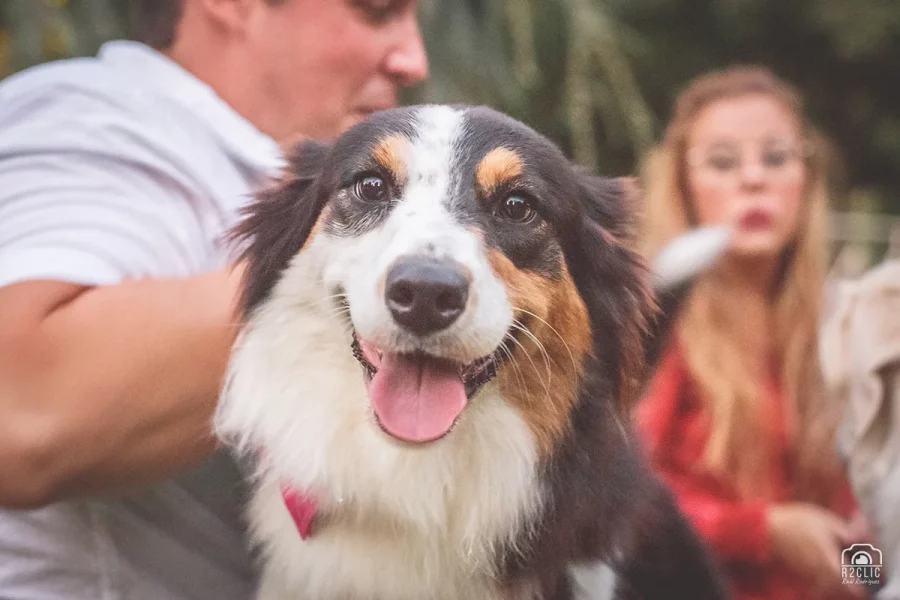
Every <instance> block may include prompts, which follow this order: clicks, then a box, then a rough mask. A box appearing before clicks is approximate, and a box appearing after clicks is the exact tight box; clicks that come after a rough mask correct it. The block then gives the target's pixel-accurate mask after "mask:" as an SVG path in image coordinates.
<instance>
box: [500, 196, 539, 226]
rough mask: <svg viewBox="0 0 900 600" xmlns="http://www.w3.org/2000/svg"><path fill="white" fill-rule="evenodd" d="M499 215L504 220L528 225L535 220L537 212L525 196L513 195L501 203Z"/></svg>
mask: <svg viewBox="0 0 900 600" xmlns="http://www.w3.org/2000/svg"><path fill="white" fill-rule="evenodd" d="M497 213H498V214H499V215H500V216H501V217H503V218H504V219H509V220H510V221H515V222H517V223H526V222H528V221H530V220H531V219H532V218H534V215H535V212H534V209H533V208H532V207H531V202H529V201H528V199H527V198H525V197H524V196H520V195H517V194H512V195H510V196H507V197H506V198H504V200H503V202H501V203H500V207H499V208H498V210H497Z"/></svg>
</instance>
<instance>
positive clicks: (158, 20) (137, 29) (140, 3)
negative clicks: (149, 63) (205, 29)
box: [129, 0, 285, 50]
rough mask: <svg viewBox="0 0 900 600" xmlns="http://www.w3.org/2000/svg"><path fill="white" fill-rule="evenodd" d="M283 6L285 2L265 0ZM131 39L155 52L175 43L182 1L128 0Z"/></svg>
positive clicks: (282, 0) (281, 0) (283, 0)
mask: <svg viewBox="0 0 900 600" xmlns="http://www.w3.org/2000/svg"><path fill="white" fill-rule="evenodd" d="M266 2H268V3H269V4H275V5H277V4H283V3H284V2H285V0H266ZM129 5H130V8H131V10H130V22H131V23H130V24H131V37H132V38H133V39H135V40H137V41H139V42H143V43H145V44H147V45H148V46H150V47H151V48H155V49H157V50H166V49H168V48H169V47H170V46H171V45H172V44H174V43H175V34H176V33H177V32H178V22H179V21H180V20H181V11H182V8H183V5H184V0H130V1H129Z"/></svg>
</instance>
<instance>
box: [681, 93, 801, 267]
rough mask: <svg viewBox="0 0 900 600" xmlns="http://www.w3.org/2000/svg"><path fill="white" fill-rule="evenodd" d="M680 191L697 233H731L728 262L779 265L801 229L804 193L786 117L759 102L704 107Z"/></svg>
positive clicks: (771, 103)
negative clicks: (714, 229)
mask: <svg viewBox="0 0 900 600" xmlns="http://www.w3.org/2000/svg"><path fill="white" fill-rule="evenodd" d="M687 184H688V188H689V190H688V191H689V193H690V196H691V200H692V205H693V208H694V212H695V215H696V218H697V220H698V221H699V224H700V225H720V224H729V225H732V226H733V227H734V228H735V235H734V239H733V242H732V246H731V253H732V255H733V256H741V257H746V258H773V259H775V258H777V257H779V256H780V255H781V253H782V251H783V250H784V249H785V247H786V246H787V245H788V244H789V243H790V242H791V240H792V239H793V238H794V236H795V234H796V232H797V229H798V227H799V225H800V218H801V207H802V203H803V196H804V193H805V188H806V166H805V164H804V160H803V146H802V140H801V137H800V130H799V128H798V123H797V120H796V118H795V117H794V115H793V113H792V112H791V110H790V109H789V108H788V107H787V106H785V105H784V104H783V103H781V102H780V101H778V100H776V99H775V98H773V97H771V96H767V95H763V94H753V95H747V96H739V97H735V98H727V99H722V100H717V101H715V102H712V103H710V104H709V105H707V106H706V107H705V108H704V109H703V110H702V111H701V112H700V113H699V115H698V116H697V118H696V120H695V121H694V123H693V126H692V127H691V129H690V131H689V132H688V138H687Z"/></svg>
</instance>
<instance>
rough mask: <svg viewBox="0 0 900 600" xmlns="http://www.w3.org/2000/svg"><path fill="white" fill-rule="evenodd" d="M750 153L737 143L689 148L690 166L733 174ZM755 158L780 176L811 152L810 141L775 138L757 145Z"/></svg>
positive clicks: (765, 168) (722, 173)
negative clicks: (803, 142)
mask: <svg viewBox="0 0 900 600" xmlns="http://www.w3.org/2000/svg"><path fill="white" fill-rule="evenodd" d="M748 154H749V153H748V152H747V151H746V149H742V148H741V147H740V146H739V145H738V144H713V145H711V146H709V147H694V148H690V149H688V153H687V160H688V165H689V166H690V167H691V168H694V169H702V170H706V171H709V172H713V173H717V174H720V175H734V174H736V173H738V172H740V171H741V169H742V168H743V167H744V164H745V161H746V160H747V159H748V156H747V155H748ZM755 154H756V159H757V161H758V162H759V164H760V166H762V168H763V169H764V170H765V171H766V172H767V173H770V174H773V175H780V174H784V173H788V172H790V168H791V167H793V166H796V165H797V164H798V163H802V161H803V160H804V159H806V158H808V157H809V156H811V154H812V151H811V148H810V147H809V145H808V144H802V143H793V142H788V141H780V140H779V141H773V142H767V143H765V144H762V145H759V146H758V147H757V148H756V152H755Z"/></svg>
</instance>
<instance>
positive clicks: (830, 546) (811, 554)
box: [768, 502, 866, 600]
mask: <svg viewBox="0 0 900 600" xmlns="http://www.w3.org/2000/svg"><path fill="white" fill-rule="evenodd" d="M768 524H769V532H770V539H771V544H772V553H773V556H774V558H775V560H776V561H778V562H780V563H782V564H784V565H785V566H786V567H787V568H788V569H790V570H791V571H793V572H794V573H796V574H797V575H799V576H801V577H803V578H804V579H806V580H807V581H808V582H809V585H810V587H811V589H812V590H813V591H814V592H815V593H816V595H817V596H819V597H820V598H823V599H828V600H832V599H833V600H858V599H862V598H866V590H865V588H863V587H862V586H858V585H849V584H845V583H844V582H843V578H842V577H841V551H842V549H843V548H845V547H846V545H845V544H846V541H847V540H851V539H852V537H853V531H852V529H851V527H850V524H849V523H847V522H846V521H844V520H842V519H841V518H839V517H838V516H837V515H835V514H834V513H832V512H830V511H828V510H825V509H823V508H821V507H818V506H815V505H814V504H807V503H800V502H789V503H785V504H777V505H775V506H773V507H771V508H770V509H769V513H768Z"/></svg>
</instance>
